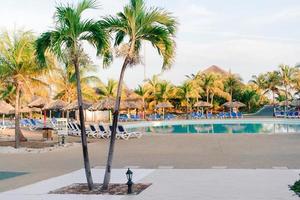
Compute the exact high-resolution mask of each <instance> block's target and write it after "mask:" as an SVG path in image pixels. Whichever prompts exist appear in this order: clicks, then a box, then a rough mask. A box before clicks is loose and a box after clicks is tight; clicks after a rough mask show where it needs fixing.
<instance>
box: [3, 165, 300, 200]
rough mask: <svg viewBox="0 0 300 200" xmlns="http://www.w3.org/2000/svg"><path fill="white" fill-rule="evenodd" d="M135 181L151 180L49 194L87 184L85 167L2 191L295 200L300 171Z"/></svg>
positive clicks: (170, 199)
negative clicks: (135, 191)
mask: <svg viewBox="0 0 300 200" xmlns="http://www.w3.org/2000/svg"><path fill="white" fill-rule="evenodd" d="M112 172H113V173H112V179H111V181H112V182H113V183H126V178H125V177H126V176H125V172H126V169H113V171H112ZM133 172H134V175H133V178H134V182H135V183H152V185H151V186H150V187H149V188H147V189H146V190H145V191H143V192H142V193H140V194H139V195H137V196H134V195H130V196H128V195H114V196H112V195H70V194H63V195H61V194H48V193H49V192H50V191H53V190H55V189H58V188H61V187H65V186H68V185H71V184H73V183H85V176H84V170H79V171H74V172H72V173H69V174H65V175H63V176H59V177H55V178H51V179H48V180H44V181H41V182H38V183H35V184H32V185H28V186H25V187H22V188H19V189H16V190H11V191H7V192H4V193H0V199H5V200H16V199H18V200H69V199H75V200H76V199H89V200H140V199H143V200H148V199H149V200H150V199H163V200H182V199H195V200H197V199H201V200H276V199H278V200H296V199H298V197H296V196H294V195H293V193H292V192H291V191H289V189H288V185H289V184H291V183H293V182H294V181H295V180H297V179H298V173H299V172H300V171H299V170H278V169H276V170H275V169H273V170H267V169H257V170H253V169H252V170H249V169H248V170H247V169H243V170H240V169H231V170H230V169H155V170H154V169H133ZM92 174H93V177H94V181H95V182H97V183H99V182H101V181H102V179H103V174H104V170H103V169H93V170H92Z"/></svg>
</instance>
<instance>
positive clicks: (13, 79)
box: [0, 30, 48, 148]
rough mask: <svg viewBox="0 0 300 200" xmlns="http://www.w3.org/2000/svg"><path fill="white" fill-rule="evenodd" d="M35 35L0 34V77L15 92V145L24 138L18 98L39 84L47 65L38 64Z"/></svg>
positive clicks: (18, 33)
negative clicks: (23, 92) (40, 76)
mask: <svg viewBox="0 0 300 200" xmlns="http://www.w3.org/2000/svg"><path fill="white" fill-rule="evenodd" d="M34 41H35V37H34V36H33V34H32V33H31V32H26V31H21V30H19V31H16V32H15V33H13V34H12V35H10V33H9V32H3V33H1V35H0V78H1V80H3V81H4V82H5V83H7V84H8V86H9V87H10V88H8V89H9V91H10V92H14V93H15V147H16V148H19V145H20V140H26V138H25V137H24V136H23V134H22V132H21V128H20V114H19V110H20V99H21V96H22V91H25V90H26V91H30V92H32V88H31V87H32V85H33V84H36V85H37V84H41V83H42V82H41V81H40V80H39V79H38V78H37V76H38V75H40V74H41V73H43V71H44V70H46V69H47V67H48V66H41V65H38V63H37V62H36V57H35V48H34ZM9 91H7V92H9Z"/></svg>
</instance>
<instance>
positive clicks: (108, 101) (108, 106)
mask: <svg viewBox="0 0 300 200" xmlns="http://www.w3.org/2000/svg"><path fill="white" fill-rule="evenodd" d="M115 102H116V100H115V99H114V98H112V97H107V98H104V99H101V100H100V101H99V102H97V103H95V104H93V105H92V106H91V107H90V108H89V110H92V111H96V110H112V109H114V106H115Z"/></svg>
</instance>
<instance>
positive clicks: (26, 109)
mask: <svg viewBox="0 0 300 200" xmlns="http://www.w3.org/2000/svg"><path fill="white" fill-rule="evenodd" d="M41 111H42V110H41V109H40V108H34V107H32V108H29V107H28V106H26V107H23V108H21V110H20V113H30V112H41Z"/></svg>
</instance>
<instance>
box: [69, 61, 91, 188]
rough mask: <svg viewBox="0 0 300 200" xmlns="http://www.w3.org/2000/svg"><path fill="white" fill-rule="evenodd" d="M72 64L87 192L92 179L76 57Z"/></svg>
mask: <svg viewBox="0 0 300 200" xmlns="http://www.w3.org/2000/svg"><path fill="white" fill-rule="evenodd" d="M73 62H74V66H75V73H76V83H77V99H78V110H79V120H80V126H81V144H82V153H83V161H84V168H85V175H86V179H87V183H88V188H89V190H92V189H93V179H92V173H91V166H90V161H89V153H88V146H87V139H86V133H85V123H84V114H83V107H82V94H81V84H80V72H79V63H78V57H76V58H75V59H74V61H73Z"/></svg>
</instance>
